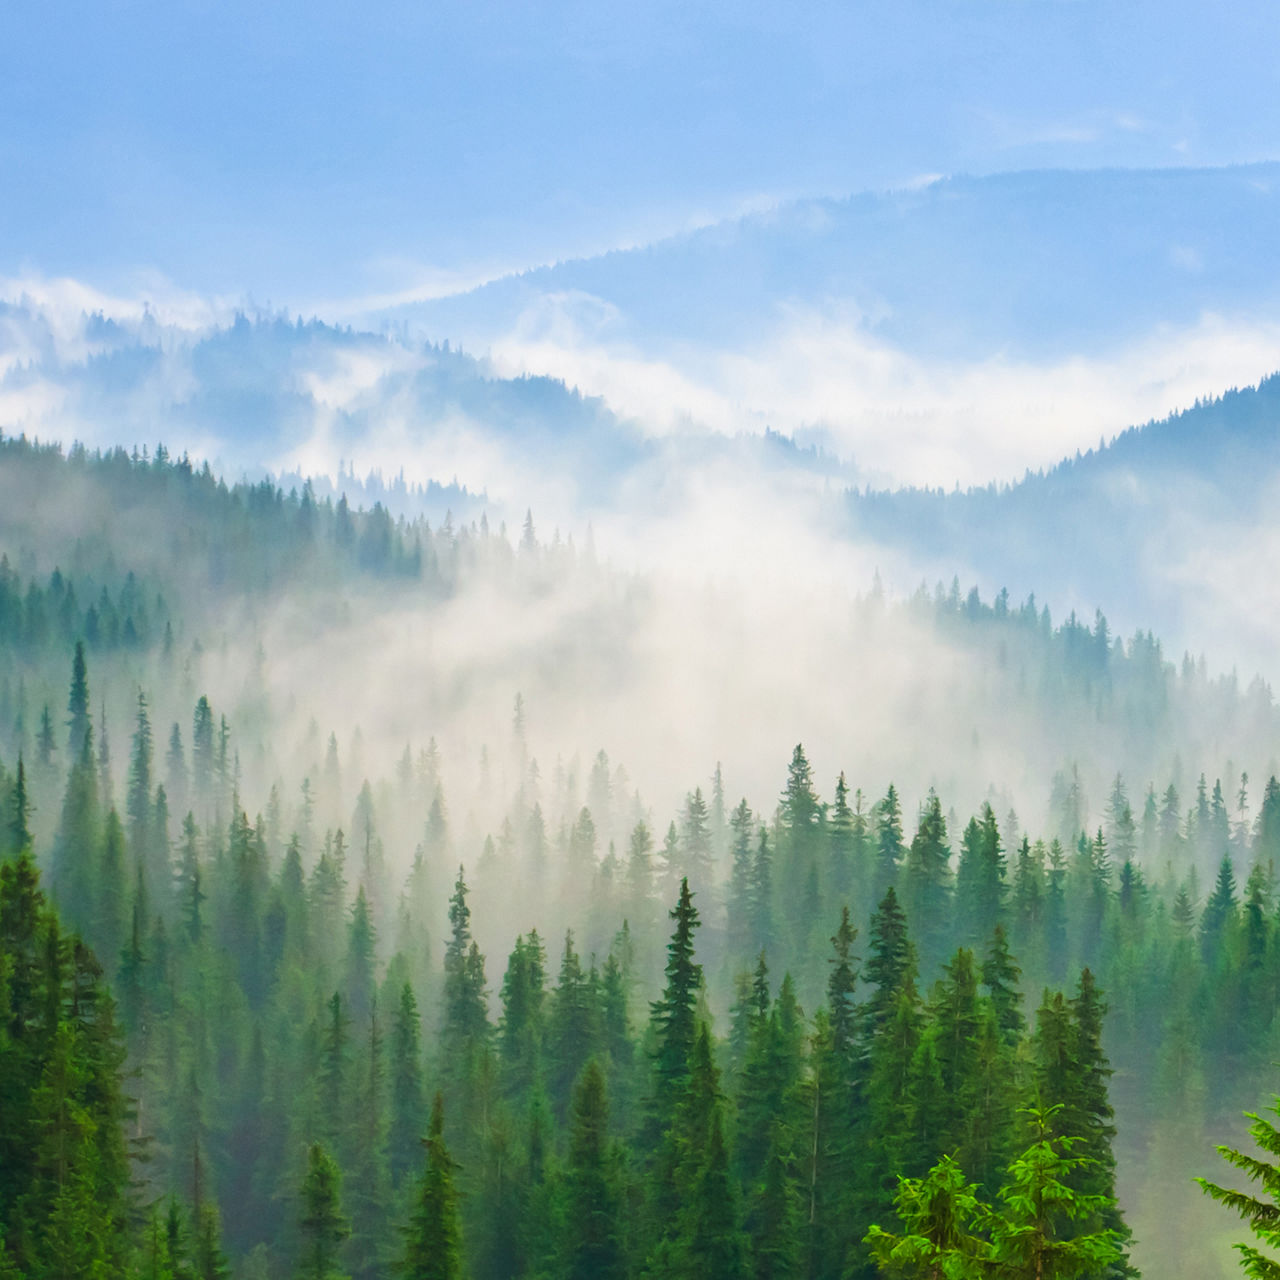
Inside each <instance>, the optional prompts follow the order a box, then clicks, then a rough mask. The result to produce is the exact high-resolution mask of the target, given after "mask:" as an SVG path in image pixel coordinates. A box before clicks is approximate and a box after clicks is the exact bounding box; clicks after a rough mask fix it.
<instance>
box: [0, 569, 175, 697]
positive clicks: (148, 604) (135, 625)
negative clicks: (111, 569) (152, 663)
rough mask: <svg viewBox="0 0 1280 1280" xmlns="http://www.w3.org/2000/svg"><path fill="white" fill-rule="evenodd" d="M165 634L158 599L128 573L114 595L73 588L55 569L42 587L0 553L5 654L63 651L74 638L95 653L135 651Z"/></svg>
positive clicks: (82, 585) (84, 584) (92, 587)
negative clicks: (98, 651) (103, 651)
mask: <svg viewBox="0 0 1280 1280" xmlns="http://www.w3.org/2000/svg"><path fill="white" fill-rule="evenodd" d="M77 585H78V587H79V590H77ZM148 597H150V598H148ZM166 634H168V636H169V637H170V640H172V625H171V623H170V621H169V616H168V610H167V608H166V606H165V602H164V596H163V595H162V594H161V593H159V592H149V591H148V590H147V589H146V587H144V586H143V584H142V583H140V582H139V581H138V579H137V577H136V576H135V575H134V574H133V573H132V572H129V573H126V574H125V575H124V579H123V581H122V582H121V583H120V585H119V587H118V588H117V589H116V590H115V591H112V590H111V589H110V588H109V587H107V586H106V585H105V584H104V585H102V586H98V584H96V583H95V582H93V581H92V580H87V581H81V582H79V584H77V583H76V582H75V581H73V580H71V579H70V578H68V577H66V576H65V575H64V574H63V573H62V571H61V570H60V569H54V571H53V572H52V573H51V574H50V575H49V577H48V580H47V584H46V585H42V584H41V583H40V582H38V581H36V579H35V578H25V579H24V577H23V575H22V574H21V573H20V572H19V571H18V570H16V569H15V568H14V567H13V566H12V565H11V564H10V563H9V557H8V556H7V555H0V645H2V646H4V647H5V648H6V649H8V650H9V651H10V652H13V653H16V654H18V655H22V656H31V655H36V656H38V655H40V654H42V653H44V652H46V651H54V652H64V651H66V650H67V649H69V648H70V647H71V646H72V645H73V644H75V643H76V641H77V640H83V641H84V642H85V644H86V645H88V647H89V648H90V649H92V650H95V651H96V650H106V649H115V648H118V647H123V648H126V649H139V650H140V649H145V648H148V647H150V646H152V645H154V644H157V643H160V642H162V641H164V639H165V636H166ZM9 683H10V682H9V681H8V680H6V681H5V684H6V685H8V684H9ZM0 715H4V717H5V718H6V719H9V718H11V715H12V711H11V695H10V696H7V697H3V698H0Z"/></svg>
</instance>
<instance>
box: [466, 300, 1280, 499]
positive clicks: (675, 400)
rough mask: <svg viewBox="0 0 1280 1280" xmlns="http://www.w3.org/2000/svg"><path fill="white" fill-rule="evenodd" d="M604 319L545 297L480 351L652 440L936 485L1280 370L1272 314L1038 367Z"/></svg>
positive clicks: (865, 337)
mask: <svg viewBox="0 0 1280 1280" xmlns="http://www.w3.org/2000/svg"><path fill="white" fill-rule="evenodd" d="M609 327H610V326H608V325H600V324H597V323H593V322H591V319H590V310H589V308H587V307H586V306H584V303H583V299H582V298H581V297H576V298H573V299H568V298H563V297H561V298H559V299H544V301H543V303H542V304H541V305H540V309H539V312H538V314H537V315H536V316H531V315H526V317H525V318H524V320H523V321H522V323H521V324H519V325H517V327H516V328H515V329H514V330H513V331H512V332H511V333H510V334H509V335H507V336H506V337H503V338H500V339H499V340H498V341H496V342H494V344H493V346H492V351H491V357H492V359H493V360H494V362H495V365H496V366H497V367H498V368H499V369H501V370H502V371H504V372H507V373H517V372H530V373H547V374H555V375H557V376H560V377H563V378H564V379H565V380H566V381H568V382H569V383H571V384H575V385H577V386H579V387H580V388H581V389H582V390H583V391H585V392H588V393H590V394H595V395H601V396H603V397H604V398H605V399H606V400H607V401H608V402H609V403H610V404H611V405H613V406H614V408H616V409H617V410H619V411H620V412H622V413H625V414H628V415H632V416H634V417H636V418H637V419H638V420H640V421H641V422H642V423H643V424H644V425H645V426H646V427H648V428H649V429H650V430H652V431H653V432H654V433H655V434H666V433H669V432H671V431H676V430H679V429H681V427H682V426H683V425H685V424H687V423H688V422H689V421H690V420H693V421H695V422H697V423H699V424H700V425H702V426H705V427H709V428H711V429H713V430H717V431H722V432H725V433H733V432H737V431H741V430H762V429H763V428H764V426H766V425H768V426H772V427H774V428H775V429H777V430H782V431H788V432H796V431H799V432H811V433H813V434H814V435H815V436H817V437H820V438H823V439H825V440H827V441H829V442H830V445H831V446H832V448H833V449H835V450H837V451H839V452H841V453H842V454H844V455H845V456H850V457H852V458H853V459H854V460H855V461H856V462H857V463H858V464H859V466H860V467H861V468H862V469H863V471H864V472H866V473H869V474H871V475H874V476H883V477H891V478H892V479H894V480H896V481H900V482H906V483H916V484H930V485H941V486H943V487H948V488H949V487H951V486H952V485H953V484H956V483H959V484H961V485H969V484H985V483H987V482H988V481H989V480H992V479H997V480H1012V479H1016V478H1017V477H1019V476H1020V475H1021V474H1022V473H1023V472H1024V471H1025V470H1026V469H1027V468H1031V469H1035V468H1038V467H1041V466H1047V465H1052V464H1053V463H1054V462H1056V461H1058V460H1059V459H1060V458H1062V457H1063V456H1064V455H1068V454H1071V453H1073V452H1074V451H1075V450H1076V449H1087V448H1089V447H1091V446H1093V445H1095V444H1096V443H1097V442H1098V439H1099V436H1107V437H1110V436H1112V435H1114V434H1115V433H1117V432H1119V431H1121V430H1123V429H1124V428H1126V427H1128V426H1130V425H1133V424H1135V423H1141V422H1145V421H1147V420H1149V419H1151V418H1158V417H1162V416H1164V415H1165V414H1167V413H1169V412H1171V411H1173V410H1176V409H1178V408H1181V407H1185V406H1187V405H1189V404H1191V403H1192V402H1194V400H1195V399H1196V398H1197V397H1200V396H1207V395H1214V394H1218V393H1220V392H1221V391H1223V390H1225V389H1226V388H1227V387H1230V386H1239V385H1245V384H1248V383H1252V382H1256V381H1257V380H1258V379H1259V378H1260V377H1263V376H1265V375H1266V374H1268V373H1270V372H1272V371H1273V370H1274V369H1275V368H1276V367H1277V366H1280V323H1262V322H1257V321H1244V320H1235V319H1231V318H1228V317H1223V316H1218V315H1212V314H1208V315H1205V316H1203V317H1202V318H1201V320H1200V321H1199V322H1198V323H1197V324H1195V325H1193V326H1190V327H1187V328H1172V327H1170V328H1162V329H1159V330H1157V331H1155V332H1153V333H1150V334H1148V335H1146V336H1145V337H1143V338H1141V339H1139V340H1137V341H1133V342H1130V343H1128V344H1127V345H1125V346H1123V347H1120V348H1118V349H1117V350H1116V351H1115V352H1114V353H1112V354H1110V355H1107V356H1104V357H1085V356H1066V357H1063V358H1060V359H1057V360H1053V361H1046V362H1043V363H1035V362H1032V361H1027V360H1015V359H1012V358H1009V357H1006V356H1003V355H1000V354H996V355H993V356H990V357H988V358H986V359H983V360H977V361H971V362H962V361H948V360H929V359H925V358H922V357H919V356H916V355H912V354H910V353H908V352H906V351H903V350H901V349H900V348H897V347H894V346H891V345H889V344H887V343H885V342H882V341H880V340H878V339H877V338H875V337H874V336H872V335H871V334H869V333H868V332H866V330H865V329H863V328H861V327H860V326H859V325H858V323H857V321H856V320H854V319H850V318H848V317H846V316H834V317H833V316H831V315H830V314H826V313H822V312H818V311H814V310H806V309H791V310H789V311H788V312H786V314H785V315H784V316H783V318H782V319H781V321H780V322H779V324H778V325H777V326H776V328H774V329H773V331H771V332H770V333H769V334H768V335H767V336H766V337H764V338H762V339H761V340H760V341H758V342H756V343H754V344H752V345H751V346H750V347H747V348H743V349H739V350H715V349H709V348H705V347H698V348H681V349H678V350H676V351H674V352H671V353H669V354H666V355H664V356H661V357H659V356H657V355H654V354H651V353H649V352H646V351H642V350H640V349H638V348H637V347H635V346H633V345H629V344H627V343H626V342H619V341H610V339H609V335H608V332H607V330H608V328H609Z"/></svg>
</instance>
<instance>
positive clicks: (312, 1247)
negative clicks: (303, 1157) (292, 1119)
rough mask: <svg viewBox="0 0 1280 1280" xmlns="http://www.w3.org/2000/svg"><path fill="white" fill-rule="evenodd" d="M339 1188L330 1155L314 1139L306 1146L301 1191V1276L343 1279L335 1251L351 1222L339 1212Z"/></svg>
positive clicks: (339, 1177) (308, 1279)
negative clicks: (305, 1170) (304, 1172)
mask: <svg viewBox="0 0 1280 1280" xmlns="http://www.w3.org/2000/svg"><path fill="white" fill-rule="evenodd" d="M341 1190H342V1175H341V1174H340V1173H339V1172H338V1166H337V1165H336V1164H335V1163H334V1160H333V1157H332V1156H331V1155H330V1154H329V1153H328V1152H327V1151H326V1150H325V1149H324V1147H323V1146H322V1145H321V1144H320V1143H318V1142H313V1143H312V1144H311V1146H310V1147H309V1148H308V1149H307V1172H306V1176H305V1177H304V1178H303V1180H302V1189H301V1192H300V1199H301V1201H302V1206H301V1212H300V1214H299V1217H298V1228H299V1231H300V1232H301V1234H302V1251H301V1256H300V1258H299V1263H298V1276H299V1278H300V1280H346V1274H345V1273H344V1272H342V1271H340V1270H338V1267H337V1259H338V1252H339V1250H340V1249H341V1247H342V1244H343V1242H344V1241H345V1240H346V1239H347V1238H348V1237H349V1236H350V1234H351V1225H350V1223H348V1221H347V1219H346V1218H345V1217H344V1216H343V1213H342V1205H341Z"/></svg>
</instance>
